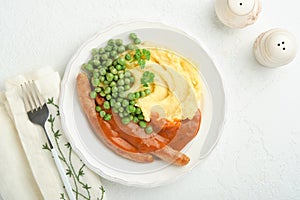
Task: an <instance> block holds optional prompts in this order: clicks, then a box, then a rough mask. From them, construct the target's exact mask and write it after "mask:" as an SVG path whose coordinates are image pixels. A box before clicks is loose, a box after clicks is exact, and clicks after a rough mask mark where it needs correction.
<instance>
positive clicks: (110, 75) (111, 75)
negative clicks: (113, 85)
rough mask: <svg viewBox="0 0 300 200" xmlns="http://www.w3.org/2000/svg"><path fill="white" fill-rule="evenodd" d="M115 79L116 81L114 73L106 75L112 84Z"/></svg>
mask: <svg viewBox="0 0 300 200" xmlns="http://www.w3.org/2000/svg"><path fill="white" fill-rule="evenodd" d="M113 79H114V75H113V74H112V73H107V74H106V80H108V81H110V82H111V81H112V80H113Z"/></svg>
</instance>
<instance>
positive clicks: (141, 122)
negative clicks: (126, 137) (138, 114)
mask: <svg viewBox="0 0 300 200" xmlns="http://www.w3.org/2000/svg"><path fill="white" fill-rule="evenodd" d="M139 125H140V127H142V128H146V127H147V123H146V122H145V121H140V122H139Z"/></svg>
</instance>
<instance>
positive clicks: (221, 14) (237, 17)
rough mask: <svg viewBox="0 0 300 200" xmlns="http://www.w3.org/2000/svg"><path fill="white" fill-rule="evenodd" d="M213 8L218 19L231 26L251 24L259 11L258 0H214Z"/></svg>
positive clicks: (237, 26) (240, 26) (259, 4)
mask: <svg viewBox="0 0 300 200" xmlns="http://www.w3.org/2000/svg"><path fill="white" fill-rule="evenodd" d="M215 10H216V14H217V16H218V18H219V19H220V21H221V22H222V23H223V24H225V25H226V26H229V27H231V28H244V27H246V26H248V25H251V24H253V23H254V22H255V21H256V20H257V18H258V15H259V13H260V11H261V2H260V0H216V3H215Z"/></svg>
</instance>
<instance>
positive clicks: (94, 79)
mask: <svg viewBox="0 0 300 200" xmlns="http://www.w3.org/2000/svg"><path fill="white" fill-rule="evenodd" d="M99 84H100V80H99V79H98V78H92V85H93V86H94V87H97V86H98V85H99Z"/></svg>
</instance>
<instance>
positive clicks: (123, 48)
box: [118, 45, 125, 53]
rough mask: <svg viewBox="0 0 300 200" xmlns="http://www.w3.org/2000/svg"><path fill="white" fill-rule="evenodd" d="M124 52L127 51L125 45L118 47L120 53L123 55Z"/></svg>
mask: <svg viewBox="0 0 300 200" xmlns="http://www.w3.org/2000/svg"><path fill="white" fill-rule="evenodd" d="M124 51H125V47H124V46H123V45H122V46H119V47H118V52H119V53H123V52H124Z"/></svg>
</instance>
